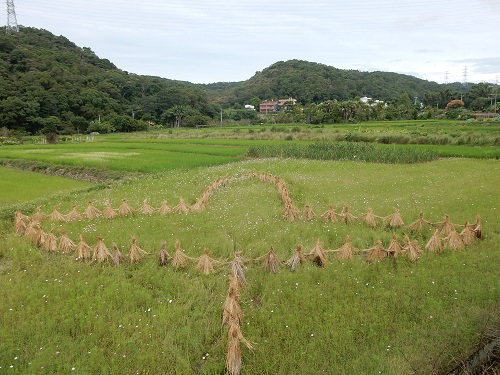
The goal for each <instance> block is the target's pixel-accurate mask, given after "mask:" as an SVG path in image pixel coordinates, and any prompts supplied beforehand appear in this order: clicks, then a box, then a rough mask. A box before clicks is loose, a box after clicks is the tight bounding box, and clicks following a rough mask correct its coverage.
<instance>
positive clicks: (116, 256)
mask: <svg viewBox="0 0 500 375" xmlns="http://www.w3.org/2000/svg"><path fill="white" fill-rule="evenodd" d="M113 249H114V251H113V255H112V256H111V258H112V259H111V263H112V264H113V267H118V266H119V265H120V263H121V262H122V261H123V259H124V258H125V257H124V256H123V255H122V253H121V252H120V249H119V248H118V245H117V244H116V243H114V242H113Z"/></svg>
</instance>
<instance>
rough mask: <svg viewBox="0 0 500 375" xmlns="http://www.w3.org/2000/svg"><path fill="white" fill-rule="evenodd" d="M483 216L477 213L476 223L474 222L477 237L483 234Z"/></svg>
mask: <svg viewBox="0 0 500 375" xmlns="http://www.w3.org/2000/svg"><path fill="white" fill-rule="evenodd" d="M481 229H482V228H481V216H479V214H477V215H476V223H475V224H474V228H473V230H474V233H475V234H476V237H477V238H482V237H483V234H482V232H481Z"/></svg>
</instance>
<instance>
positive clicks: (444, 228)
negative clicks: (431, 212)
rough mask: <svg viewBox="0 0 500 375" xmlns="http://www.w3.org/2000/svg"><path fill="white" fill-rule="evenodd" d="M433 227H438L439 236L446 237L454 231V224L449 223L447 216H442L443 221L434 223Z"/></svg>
mask: <svg viewBox="0 0 500 375" xmlns="http://www.w3.org/2000/svg"><path fill="white" fill-rule="evenodd" d="M434 225H436V226H438V227H439V228H438V230H439V234H441V235H443V236H446V235H448V234H450V232H451V231H452V230H455V227H456V224H453V223H452V222H451V221H450V217H449V216H448V215H444V221H438V222H437V223H434Z"/></svg>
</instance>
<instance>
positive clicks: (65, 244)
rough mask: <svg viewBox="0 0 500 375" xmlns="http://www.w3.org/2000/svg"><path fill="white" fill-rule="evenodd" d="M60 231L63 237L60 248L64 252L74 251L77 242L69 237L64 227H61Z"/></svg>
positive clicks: (60, 240)
mask: <svg viewBox="0 0 500 375" xmlns="http://www.w3.org/2000/svg"><path fill="white" fill-rule="evenodd" d="M59 233H61V237H60V238H59V250H60V251H61V253H63V254H70V253H72V252H73V250H75V248H76V245H75V243H74V242H73V241H72V240H71V238H69V237H68V235H67V234H66V231H65V230H64V229H63V228H59Z"/></svg>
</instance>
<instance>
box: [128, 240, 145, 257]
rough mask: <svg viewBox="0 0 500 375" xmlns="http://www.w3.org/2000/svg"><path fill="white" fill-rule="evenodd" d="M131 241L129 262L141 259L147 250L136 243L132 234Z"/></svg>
mask: <svg viewBox="0 0 500 375" xmlns="http://www.w3.org/2000/svg"><path fill="white" fill-rule="evenodd" d="M131 241H132V244H131V245H130V251H129V257H130V263H137V262H139V261H140V260H141V259H142V257H143V256H144V255H146V254H147V252H146V251H144V250H143V249H141V248H140V247H139V245H137V238H136V237H135V236H132V239H131Z"/></svg>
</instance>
